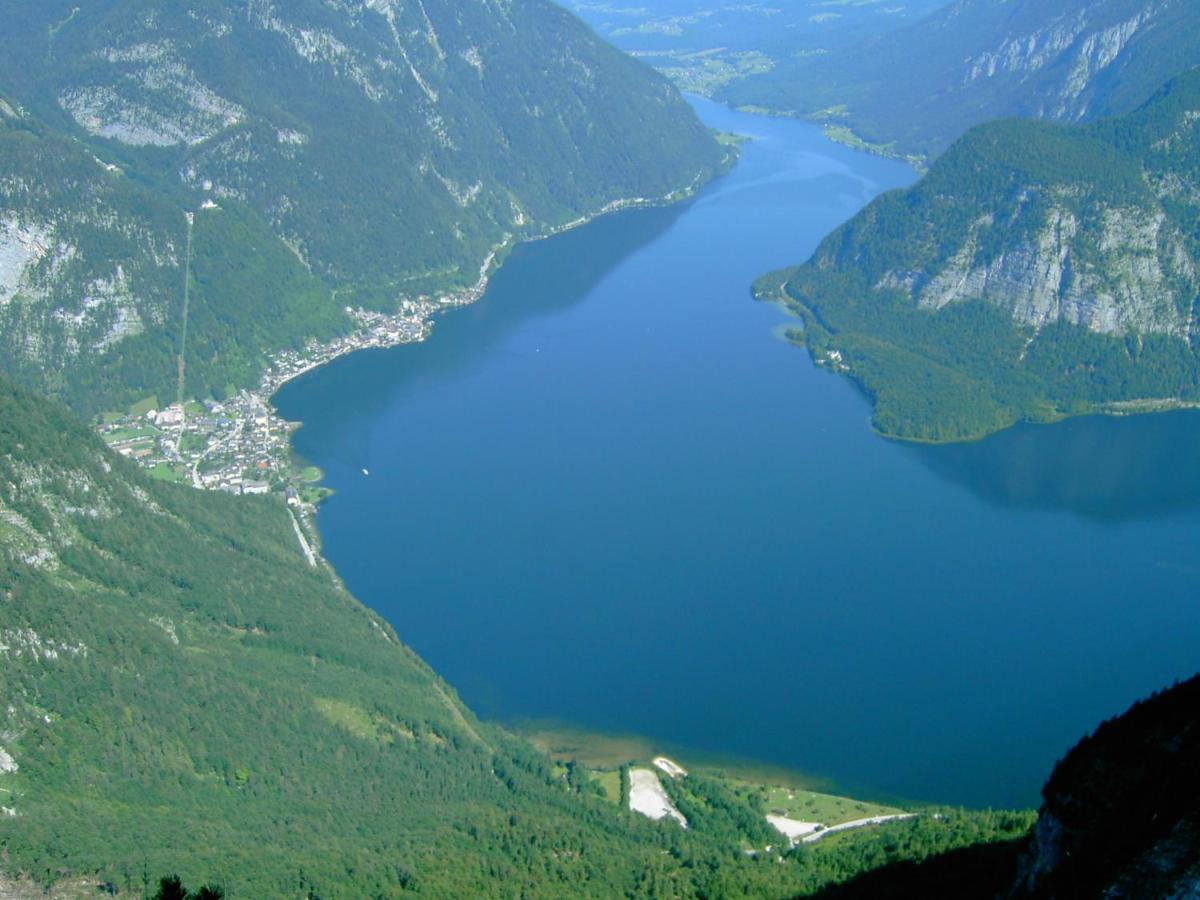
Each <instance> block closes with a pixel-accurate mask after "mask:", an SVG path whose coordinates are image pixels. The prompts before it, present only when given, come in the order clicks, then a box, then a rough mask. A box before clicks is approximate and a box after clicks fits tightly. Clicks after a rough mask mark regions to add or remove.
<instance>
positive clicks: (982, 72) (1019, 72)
mask: <svg viewBox="0 0 1200 900" xmlns="http://www.w3.org/2000/svg"><path fill="white" fill-rule="evenodd" d="M1196 65H1200V6H1198V5H1197V4H1195V3H1193V2H1191V0H1005V2H996V0H956V2H954V3H950V4H949V5H947V6H946V7H944V8H943V9H941V10H939V11H937V12H935V13H933V14H931V15H930V16H928V17H927V18H925V19H923V20H921V21H919V22H916V23H914V24H912V25H907V26H905V27H902V28H897V29H894V30H892V31H889V32H885V33H884V34H882V35H878V36H875V37H872V38H870V39H867V40H864V41H863V42H861V43H859V44H857V45H855V46H852V47H850V48H843V49H836V50H833V51H831V52H829V53H825V54H811V53H809V54H805V55H804V57H803V58H800V59H796V60H792V61H790V62H786V63H782V64H780V65H779V66H778V67H776V69H774V70H773V71H771V72H769V73H766V74H763V75H756V76H753V77H750V78H748V79H746V80H745V81H743V82H739V83H737V84H733V85H731V86H729V87H728V88H727V89H726V90H725V91H724V92H723V93H721V94H720V96H721V98H722V99H724V100H726V101H729V102H732V103H735V104H754V105H759V106H766V107H768V108H771V109H774V110H777V111H781V112H786V113H791V114H797V115H802V116H808V117H813V118H816V119H818V120H820V121H825V122H829V123H831V124H835V125H840V126H845V127H849V128H850V129H851V130H852V131H853V132H854V133H855V134H856V135H858V136H859V137H860V138H861V139H862V140H865V141H866V142H867V143H869V144H871V145H874V146H876V147H879V148H884V149H886V150H887V151H888V152H890V153H894V154H899V155H907V156H912V157H916V158H917V159H924V160H928V159H930V158H933V157H936V156H937V155H938V154H939V153H941V152H942V151H943V150H945V149H946V147H948V146H949V144H950V143H951V142H952V141H954V140H955V139H956V138H957V137H959V136H960V135H961V134H962V133H963V132H964V131H966V130H967V129H968V128H970V127H971V126H973V125H978V124H980V123H982V122H985V121H987V120H989V119H995V118H1002V117H1008V116H1020V117H1031V118H1042V119H1048V120H1052V121H1057V122H1081V121H1086V120H1090V119H1095V118H1097V117H1100V116H1104V115H1113V114H1120V113H1126V112H1130V111H1132V110H1134V109H1136V108H1137V107H1138V106H1140V105H1141V104H1142V103H1144V102H1145V101H1146V100H1147V99H1148V98H1149V97H1150V96H1151V95H1152V94H1153V93H1154V92H1155V91H1156V90H1158V88H1159V87H1161V86H1162V85H1163V84H1165V83H1166V82H1167V81H1168V80H1170V79H1171V78H1173V77H1175V76H1176V75H1179V74H1180V73H1182V72H1184V71H1186V70H1187V69H1189V68H1191V67H1193V66H1196Z"/></svg>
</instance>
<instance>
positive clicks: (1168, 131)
mask: <svg viewBox="0 0 1200 900" xmlns="http://www.w3.org/2000/svg"><path fill="white" fill-rule="evenodd" d="M1197 183H1200V71H1195V72H1191V73H1189V74H1187V75H1185V76H1183V77H1181V78H1179V79H1177V80H1176V81H1174V82H1172V83H1171V84H1170V85H1168V86H1167V87H1166V88H1164V89H1163V90H1161V91H1160V92H1159V93H1158V94H1157V95H1156V96H1155V97H1154V98H1153V99H1152V100H1151V101H1150V102H1148V103H1147V104H1146V105H1145V106H1144V107H1143V108H1142V109H1140V110H1138V111H1137V112H1135V113H1132V114H1129V115H1127V116H1125V117H1122V118H1115V119H1108V120H1104V121H1101V122H1098V123H1095V124H1093V125H1087V126H1062V125H1050V124H1047V123H1041V122H1031V121H1017V120H1013V121H1005V122H997V123H993V124H990V125H985V126H981V127H979V128H976V129H975V130H973V131H971V132H970V133H969V134H967V135H966V136H965V137H963V138H962V139H961V140H959V141H958V142H957V143H956V144H955V145H954V146H953V147H951V148H950V150H948V151H947V152H946V153H945V154H944V155H943V156H942V157H941V158H939V159H938V160H937V161H936V162H935V163H934V165H933V167H932V168H931V170H930V172H929V174H928V175H927V176H926V177H925V178H924V179H922V180H921V181H920V182H919V183H918V184H917V185H915V186H914V187H912V188H910V189H908V190H905V191H899V192H894V193H891V194H887V195H884V196H882V197H880V198H879V199H877V200H876V201H875V202H873V203H872V204H870V205H869V206H868V207H867V208H866V209H864V210H863V211H862V212H861V213H860V214H859V215H857V216H856V217H855V218H854V219H852V220H851V221H850V222H849V223H847V224H846V225H844V226H843V227H842V228H840V229H838V230H837V231H835V232H834V233H833V234H832V235H830V236H829V237H828V238H827V239H826V240H825V241H824V242H823V243H822V244H821V245H820V247H819V248H818V249H817V251H816V253H815V254H814V255H813V257H812V258H811V259H810V260H809V261H808V262H807V263H806V264H805V265H803V266H801V267H800V268H798V269H794V270H790V271H788V272H784V273H776V274H775V275H772V276H766V277H764V278H763V279H762V280H761V281H760V282H759V284H758V287H757V289H758V292H759V294H760V295H762V296H766V297H782V298H784V299H785V301H786V302H787V303H788V304H790V305H791V306H792V307H793V308H794V309H795V310H797V311H798V312H799V313H800V314H801V315H802V316H803V317H804V321H805V331H804V334H803V336H802V339H803V340H804V341H805V342H806V343H807V344H808V346H809V348H810V350H811V352H812V354H813V357H814V358H815V359H816V360H817V361H819V362H821V363H824V364H826V365H829V366H830V367H831V368H833V369H835V370H838V371H842V372H846V373H848V374H849V375H850V376H851V377H853V378H854V379H856V380H857V381H858V382H859V383H860V384H862V385H863V387H864V388H865V389H866V390H867V392H868V393H869V394H870V395H871V397H872V398H873V400H874V403H875V423H876V425H877V427H878V428H879V429H880V430H881V431H883V432H885V433H887V434H890V435H895V436H898V437H904V438H914V439H921V440H954V439H963V438H971V437H976V436H979V435H981V434H985V433H987V432H989V431H993V430H996V429H998V428H1003V427H1005V426H1007V425H1009V424H1012V423H1013V422H1015V421H1017V420H1018V419H1033V420H1048V419H1053V418H1056V417H1060V416H1062V415H1067V414H1071V413H1079V412H1087V411H1093V410H1107V411H1137V410H1140V409H1156V408H1164V407H1168V406H1173V405H1178V404H1180V403H1197V402H1200V355H1198V351H1197V349H1196V348H1197V346H1200V345H1198V344H1197V341H1196V338H1197V335H1198V331H1200V326H1198V323H1197V310H1196V301H1197V297H1198V295H1200V273H1198V269H1197V267H1198V262H1200V230H1198V229H1197V223H1198V222H1200V193H1198V192H1197V190H1196V185H1197ZM798 337H799V335H798Z"/></svg>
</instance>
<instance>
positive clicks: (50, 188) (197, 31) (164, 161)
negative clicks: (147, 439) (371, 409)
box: [0, 0, 721, 409]
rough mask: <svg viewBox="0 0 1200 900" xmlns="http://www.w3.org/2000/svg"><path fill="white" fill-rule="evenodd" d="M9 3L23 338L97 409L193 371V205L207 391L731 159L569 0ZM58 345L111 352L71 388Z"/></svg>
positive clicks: (8, 108) (197, 330)
mask: <svg viewBox="0 0 1200 900" xmlns="http://www.w3.org/2000/svg"><path fill="white" fill-rule="evenodd" d="M3 16H4V21H5V24H6V27H5V28H4V29H3V31H2V33H0V94H3V95H4V96H5V97H6V98H7V99H6V100H5V102H4V105H3V106H0V120H2V122H3V127H2V128H0V140H3V141H4V142H5V145H6V147H12V146H13V145H14V142H18V138H19V142H18V143H19V147H20V150H19V152H6V153H5V154H3V155H2V156H0V183H2V184H3V185H4V190H3V192H2V193H0V298H3V299H2V300H0V303H3V306H4V309H3V312H4V315H5V316H6V318H7V319H8V324H9V325H15V326H16V327H15V328H13V329H12V330H11V331H10V330H7V329H6V331H5V334H6V336H8V339H7V341H6V343H7V344H8V346H7V348H6V352H7V354H8V355H9V356H10V357H14V358H15V359H14V364H13V365H12V366H10V369H11V370H12V371H15V372H17V373H18V374H19V375H21V376H22V377H23V378H24V379H25V380H26V381H28V382H30V383H31V384H34V385H35V386H37V387H47V388H55V389H56V390H57V392H58V393H59V394H60V395H61V396H63V397H65V398H66V399H68V400H70V401H71V402H72V403H73V404H74V405H76V406H77V407H78V408H81V409H88V408H95V407H96V406H98V405H103V404H104V403H109V404H112V403H116V402H118V401H128V400H129V399H130V398H131V397H132V398H133V399H137V397H134V394H135V393H136V391H146V390H147V389H148V388H151V389H153V390H157V391H160V392H169V389H170V385H169V381H170V378H169V377H167V376H169V375H170V374H171V373H173V371H174V365H175V363H174V355H176V353H177V351H178V350H179V349H181V346H182V330H183V328H182V324H181V319H182V308H181V307H182V293H183V285H184V281H185V269H186V268H187V258H186V257H187V240H188V236H187V225H186V222H185V218H184V214H185V212H193V213H195V216H196V223H195V235H194V238H195V243H194V246H193V254H194V260H193V263H194V266H193V271H192V277H193V279H194V281H195V284H194V286H195V287H197V288H198V289H199V293H198V295H197V296H195V297H193V298H192V299H193V300H194V301H196V302H195V304H194V305H195V309H194V312H195V314H196V315H197V316H198V317H199V318H196V319H194V320H190V321H189V323H188V332H187V333H188V338H187V340H188V346H187V350H188V351H189V354H190V356H189V374H191V373H192V372H193V371H194V372H195V374H196V375H197V377H198V381H197V382H196V384H195V390H194V391H193V393H196V394H199V395H203V393H204V391H205V390H208V389H214V388H215V389H223V388H224V387H225V385H226V384H227V383H228V382H230V381H232V382H235V383H238V384H245V383H246V375H247V372H248V371H250V370H257V368H258V367H259V366H261V362H262V355H263V352H264V351H267V350H274V349H279V348H281V347H288V346H290V345H291V344H292V342H293V341H294V340H297V339H299V338H300V337H303V336H309V335H315V336H327V335H328V334H329V333H331V332H333V331H336V330H338V329H339V328H344V327H345V322H344V321H343V314H342V312H341V310H342V308H343V307H345V306H347V305H351V306H358V305H365V306H369V307H372V308H384V309H388V308H393V307H394V306H395V305H396V304H397V303H398V301H399V299H400V298H401V297H402V296H414V295H417V294H419V293H422V292H430V291H439V290H446V289H452V288H455V287H462V286H466V285H473V284H475V282H476V281H477V280H478V278H479V273H480V267H481V265H483V264H484V263H485V260H486V259H487V258H488V255H489V253H490V252H491V250H492V249H493V248H494V247H495V246H496V245H497V244H499V243H500V242H502V241H504V240H505V239H507V238H509V237H515V238H520V237H522V236H532V235H534V234H537V233H540V232H543V231H545V230H546V229H547V228H549V227H553V226H557V225H561V224H564V223H567V222H569V221H573V220H575V219H577V218H579V217H580V216H583V215H588V214H592V213H595V212H598V211H599V210H601V209H603V208H605V207H606V206H608V205H609V204H612V203H614V202H615V201H620V200H624V199H636V198H644V199H658V198H663V197H665V196H667V195H671V194H674V193H676V192H680V191H684V190H686V189H688V188H690V187H694V186H695V185H697V184H698V183H700V182H701V181H703V180H704V179H705V178H707V177H709V176H711V175H712V174H713V173H714V171H715V170H716V169H717V167H718V166H719V165H720V163H721V151H720V149H719V148H718V147H717V145H716V144H715V142H714V141H713V140H712V139H711V137H710V136H709V135H708V134H707V132H706V131H705V130H704V129H703V127H702V126H701V125H700V123H699V122H698V120H697V119H696V118H695V116H694V115H693V114H692V112H691V110H690V109H688V107H687V106H686V104H685V103H684V102H683V101H682V99H681V98H680V97H679V94H678V92H677V91H676V90H675V89H674V88H673V87H672V86H671V85H670V84H669V83H668V82H667V81H666V80H665V79H664V78H663V77H661V76H659V75H657V74H655V73H654V72H653V71H652V70H650V69H649V68H647V67H645V66H643V65H642V64H640V63H637V62H635V61H634V60H632V59H629V58H628V57H626V56H625V55H624V54H621V53H620V52H618V51H617V50H615V49H614V48H612V47H610V46H608V45H607V44H605V43H603V42H602V41H600V40H599V39H598V38H597V37H596V36H595V35H593V34H592V33H591V32H590V31H589V30H588V29H587V28H586V26H584V25H583V24H582V23H581V22H579V21H578V20H577V19H575V18H574V17H573V16H571V15H570V14H569V13H567V12H565V11H563V10H562V9H560V8H559V7H557V6H555V5H554V4H552V3H550V2H549V0H517V2H513V3H499V2H477V3H470V4H465V5H464V4H459V3H452V2H448V0H424V2H418V3H411V4H410V3H406V4H399V3H392V2H390V0H340V2H336V3H323V2H318V0H301V2H294V3H288V4H285V5H278V4H272V3H270V2H259V0H256V2H251V3H233V2H229V0H208V2H205V3H201V4H186V5H178V4H167V5H163V4H159V3H153V2H149V0H104V2H100V3H93V4H88V5H85V6H78V5H76V4H73V3H71V2H58V0H55V2H51V3H32V2H8V3H5V4H3ZM13 132H19V133H20V134H18V135H14V134H13ZM37 142H42V145H41V146H38V145H37ZM52 182H56V183H52ZM77 195H78V196H82V197H83V198H85V199H86V201H87V202H86V204H83V205H82V208H80V207H81V204H77V203H74V202H72V201H73V198H74V197H75V196H77ZM214 204H215V205H216V206H217V207H219V208H215V209H214V208H211V207H212V206H213V205H214ZM334 291H336V295H334ZM205 310H208V311H209V312H210V313H211V315H210V316H209V318H208V319H207V320H205V319H204V318H203V316H204V315H205V313H204V311H205ZM264 323H265V324H264ZM176 332H179V333H178V334H177V333H176ZM139 337H140V340H139V341H136V342H133V343H131V342H130V341H131V339H133V338H139ZM127 351H128V352H129V353H131V354H132V355H134V356H136V357H137V359H138V363H137V365H128V364H127V361H126V360H125V354H126V352H127ZM192 357H195V360H194V362H195V365H194V366H193V365H192V363H193V359H192ZM38 369H49V370H54V371H55V372H56V373H58V377H59V378H60V379H61V378H66V379H67V380H68V381H71V380H72V379H74V380H75V381H76V382H79V383H82V382H83V381H84V380H86V379H90V378H92V377H93V373H94V372H96V371H99V372H102V373H105V375H104V376H103V377H102V379H101V381H102V384H101V386H99V387H96V388H94V389H91V390H87V389H83V388H80V390H78V391H71V390H68V389H66V388H63V387H62V386H61V385H58V384H52V383H47V384H40V383H38V382H37V381H36V379H35V378H34V375H33V374H32V373H35V372H36V371H37V370H38ZM205 369H207V370H208V371H202V370H205ZM122 372H129V373H131V374H130V377H129V378H126V377H125V376H124V375H123V374H121V373H122ZM143 373H145V374H143ZM162 373H165V374H162ZM139 378H141V379H142V380H143V381H145V380H146V379H150V380H152V383H151V384H146V383H138V384H136V385H127V386H128V390H126V391H125V392H124V394H123V395H122V393H121V391H120V390H119V389H120V388H121V387H122V386H126V383H127V382H128V381H129V380H130V379H133V380H137V379H139ZM135 387H136V391H135ZM140 396H145V394H144V393H143V394H141V395H140Z"/></svg>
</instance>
